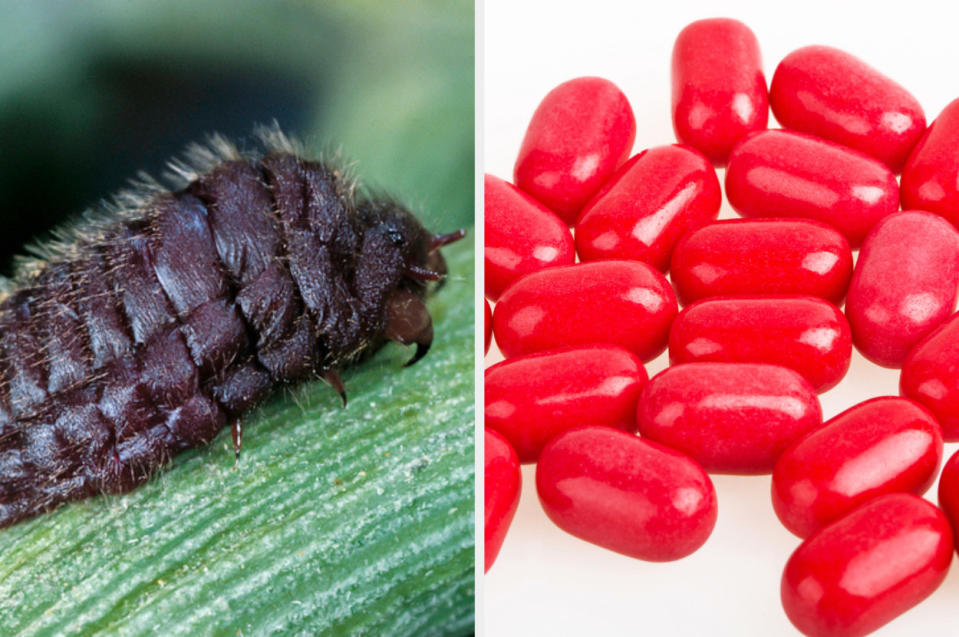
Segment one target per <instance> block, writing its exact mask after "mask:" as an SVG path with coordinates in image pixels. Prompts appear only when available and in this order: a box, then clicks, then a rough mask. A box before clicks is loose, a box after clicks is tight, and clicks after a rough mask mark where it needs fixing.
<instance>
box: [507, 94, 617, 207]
mask: <svg viewBox="0 0 959 637" xmlns="http://www.w3.org/2000/svg"><path fill="white" fill-rule="evenodd" d="M635 137H636V120H635V118H634V117H633V110H632V109H631V108H630V106H629V102H628V101H627V100H626V96H625V95H623V93H622V91H620V90H619V88H617V87H616V85H615V84H613V83H612V82H610V81H609V80H604V79H602V78H599V77H580V78H576V79H574V80H570V81H568V82H564V83H563V84H560V85H559V86H557V87H556V88H554V89H553V90H552V91H550V92H549V93H548V94H547V95H546V97H544V98H543V101H542V102H540V104H539V106H538V107H537V108H536V112H535V113H533V119H532V120H530V123H529V127H528V128H527V129H526V136H525V137H524V138H523V144H522V146H521V147H520V149H519V157H517V159H516V166H515V167H514V168H513V182H514V183H515V184H516V185H517V186H519V188H520V189H521V190H523V191H525V192H527V193H529V194H530V195H532V196H533V197H534V198H536V199H537V200H539V201H540V202H541V203H542V204H543V205H545V206H546V207H547V208H549V209H550V210H552V211H553V212H555V213H556V214H558V215H559V216H560V218H562V219H563V221H565V222H566V223H567V224H568V225H573V223H575V221H576V217H577V216H578V215H579V211H580V209H581V208H582V207H583V204H585V203H586V202H587V201H588V200H589V198H590V197H592V196H593V194H594V193H595V192H596V191H597V190H599V187H600V186H602V185H603V182H605V181H606V180H607V179H608V178H609V176H610V175H612V174H613V172H614V171H615V170H616V169H617V168H619V166H620V165H621V164H622V163H623V162H624V161H626V158H627V157H629V153H630V151H632V149H633V140H634V138H635Z"/></svg>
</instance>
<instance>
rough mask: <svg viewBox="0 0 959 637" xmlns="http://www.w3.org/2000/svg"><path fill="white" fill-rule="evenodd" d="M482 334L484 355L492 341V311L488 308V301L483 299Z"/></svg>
mask: <svg viewBox="0 0 959 637" xmlns="http://www.w3.org/2000/svg"><path fill="white" fill-rule="evenodd" d="M483 332H484V339H483V340H484V341H485V345H486V349H485V350H484V351H483V353H484V354H488V353H489V346H490V343H491V342H492V340H493V310H491V309H490V307H489V301H487V300H486V299H483Z"/></svg>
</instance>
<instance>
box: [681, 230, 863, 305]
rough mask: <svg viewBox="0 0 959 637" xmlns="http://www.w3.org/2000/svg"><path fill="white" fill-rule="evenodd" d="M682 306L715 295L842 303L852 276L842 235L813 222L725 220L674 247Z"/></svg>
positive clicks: (850, 263) (684, 239) (696, 231)
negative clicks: (792, 297)
mask: <svg viewBox="0 0 959 637" xmlns="http://www.w3.org/2000/svg"><path fill="white" fill-rule="evenodd" d="M669 276H670V278H671V279H672V281H673V284H674V285H675V286H676V294H677V296H678V297H679V299H680V301H681V302H682V303H684V304H689V303H693V302H694V301H698V300H700V299H704V298H708V297H713V296H729V295H738V294H805V295H809V296H818V297H821V298H824V299H826V300H827V301H829V302H830V303H833V304H836V305H838V304H839V303H841V302H842V299H843V297H844V296H845V295H846V288H847V287H848V286H849V278H850V277H851V276H852V250H851V249H850V248H849V242H848V241H846V238H845V237H843V236H842V235H841V234H840V233H839V231H837V230H836V229H835V228H833V227H832V226H828V225H826V224H824V223H821V222H819V221H812V220H810V219H726V220H723V221H717V222H715V223H711V224H709V225H707V226H703V227H702V228H700V229H699V230H695V231H693V232H690V233H689V234H687V235H686V236H684V237H683V238H682V239H680V241H679V243H677V244H676V249H675V250H674V251H673V256H672V261H671V265H670V268H669Z"/></svg>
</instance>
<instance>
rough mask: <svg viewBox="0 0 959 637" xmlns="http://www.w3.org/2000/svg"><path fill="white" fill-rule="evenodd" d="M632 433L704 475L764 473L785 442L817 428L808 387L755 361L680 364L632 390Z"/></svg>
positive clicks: (814, 404) (814, 400) (819, 412)
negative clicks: (635, 399) (635, 402)
mask: <svg viewBox="0 0 959 637" xmlns="http://www.w3.org/2000/svg"><path fill="white" fill-rule="evenodd" d="M636 422H637V425H638V427H639V432H640V433H641V434H642V435H643V437H644V438H648V439H650V440H653V441H655V442H658V443H660V444H663V445H666V446H667V447H670V448H672V449H675V450H677V451H680V452H682V453H685V454H686V455H688V456H690V457H691V458H692V459H693V460H696V461H697V462H698V463H699V464H701V465H702V466H703V468H704V469H705V470H706V471H708V472H710V473H736V474H761V473H772V470H773V467H774V466H775V464H776V460H777V459H778V458H779V456H780V455H781V454H782V453H783V451H785V450H786V448H787V447H789V445H790V444H792V443H793V442H795V441H796V440H798V439H799V438H801V437H802V436H803V435H804V434H806V433H807V432H809V431H811V430H813V429H815V428H816V427H819V426H820V425H822V409H821V408H820V406H819V399H818V398H817V397H816V392H815V390H814V389H813V388H812V386H811V385H810V384H809V383H808V382H807V381H806V380H805V379H804V378H803V377H802V376H800V375H799V374H798V373H796V372H794V371H793V370H791V369H787V368H785V367H780V366H778V365H764V364H756V363H686V364H683V365H676V366H674V367H670V368H668V369H666V370H664V371H662V372H660V373H659V374H657V375H656V376H655V377H653V379H652V380H650V381H649V383H647V384H646V387H645V388H644V389H643V391H642V393H641V394H640V400H639V406H638V408H637V415H636Z"/></svg>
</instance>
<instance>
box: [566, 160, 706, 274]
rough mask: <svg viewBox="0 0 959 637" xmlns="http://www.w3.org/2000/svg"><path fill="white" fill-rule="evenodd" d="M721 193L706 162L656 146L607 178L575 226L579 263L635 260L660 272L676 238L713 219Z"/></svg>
mask: <svg viewBox="0 0 959 637" xmlns="http://www.w3.org/2000/svg"><path fill="white" fill-rule="evenodd" d="M721 203H722V193H721V192H720V189H719V179H717V177H716V171H715V170H713V167H712V166H711V165H710V163H709V161H708V160H707V159H706V158H705V157H703V155H701V154H700V153H699V152H697V151H695V150H693V149H692V148H687V147H684V146H657V147H656V148H650V149H649V150H644V151H643V152H641V153H640V154H638V155H636V156H635V157H633V158H632V159H630V160H629V161H628V162H626V163H625V164H623V166H622V167H621V168H620V169H619V170H618V171H617V172H616V174H615V175H613V176H612V177H610V179H609V181H608V182H606V184H605V185H604V186H603V187H602V189H601V190H600V191H599V192H598V193H597V195H596V196H595V197H594V198H593V199H592V200H591V201H590V202H589V203H588V204H587V205H586V207H585V208H583V212H582V215H581V216H580V218H579V221H578V222H577V223H576V252H577V253H578V254H579V258H580V260H582V261H597V260H600V259H635V260H637V261H643V262H645V263H649V264H650V265H652V266H653V267H654V268H656V269H658V270H661V271H665V270H666V269H667V268H668V267H669V255H670V254H671V253H672V251H673V246H675V245H676V242H677V241H678V240H679V238H680V237H681V236H682V235H683V234H685V233H687V232H689V231H690V230H695V229H696V228H699V227H701V226H703V225H705V224H707V223H709V222H710V221H712V220H713V219H715V218H716V216H717V215H719V206H720V204H721Z"/></svg>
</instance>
